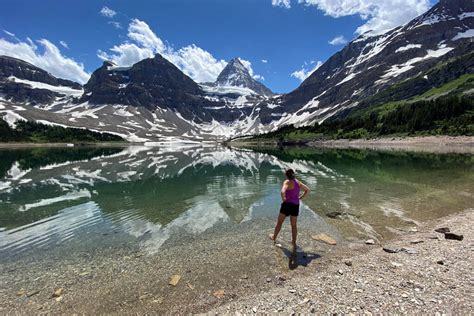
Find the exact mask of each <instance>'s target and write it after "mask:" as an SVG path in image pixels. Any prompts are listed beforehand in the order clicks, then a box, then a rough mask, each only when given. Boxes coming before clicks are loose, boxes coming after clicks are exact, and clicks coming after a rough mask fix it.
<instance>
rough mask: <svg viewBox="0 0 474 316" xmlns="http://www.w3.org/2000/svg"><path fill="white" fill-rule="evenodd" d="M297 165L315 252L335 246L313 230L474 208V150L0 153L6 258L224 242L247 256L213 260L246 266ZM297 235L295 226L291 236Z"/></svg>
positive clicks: (303, 225) (181, 248)
mask: <svg viewBox="0 0 474 316" xmlns="http://www.w3.org/2000/svg"><path fill="white" fill-rule="evenodd" d="M289 167H291V168H293V169H294V170H295V171H296V173H297V176H298V178H299V179H300V180H301V181H303V182H305V183H306V184H307V185H308V186H309V187H310V188H311V189H312V192H311V194H310V195H309V196H308V198H307V199H306V200H305V201H304V205H303V206H302V211H301V216H300V221H299V223H300V242H299V244H300V245H301V247H302V248H303V249H305V251H306V253H307V254H309V253H318V256H319V255H321V254H324V252H325V251H326V250H327V249H326V248H324V246H322V245H321V244H319V243H317V242H315V241H313V240H312V239H311V238H310V236H311V235H313V234H316V233H319V232H323V231H324V232H326V233H328V234H330V235H332V236H333V237H335V238H336V239H337V240H338V242H339V243H340V244H341V245H345V244H349V243H363V242H364V241H365V240H366V239H368V238H372V239H375V240H376V241H379V242H382V241H383V240H385V239H387V238H391V237H393V236H396V235H397V234H403V233H405V232H406V231H410V230H413V229H416V226H417V225H418V223H419V222H421V221H425V220H428V219H432V218H437V217H441V216H444V215H448V214H451V213H456V212H460V211H463V210H466V209H469V208H472V207H473V205H474V203H473V202H474V196H473V194H474V185H473V184H474V173H473V167H474V156H473V155H470V154H427V153H407V152H378V151H370V150H354V149H353V150H348V149H347V150H345V149H308V148H305V149H298V148H287V149H266V150H263V151H260V152H256V151H250V150H241V149H239V150H236V149H228V148H224V147H216V146H211V147H206V146H185V147H179V148H177V147H159V148H157V147H128V148H97V147H93V148H77V147H75V148H34V149H15V150H0V263H1V262H9V263H12V262H15V261H19V260H26V261H28V260H31V261H33V260H39V259H41V258H45V257H56V258H66V257H68V256H74V255H76V254H78V253H88V254H91V256H100V255H110V256H113V254H114V252H117V251H123V249H128V250H130V251H135V252H140V253H142V254H144V255H145V256H146V255H147V256H154V257H160V255H161V254H163V255H164V253H171V254H172V255H170V256H172V257H168V259H170V258H171V260H175V259H176V258H184V257H186V255H189V253H197V252H199V255H200V256H203V257H204V256H205V255H203V253H204V254H205V251H206V250H205V249H206V248H207V249H208V248H212V247H213V248H216V247H217V248H219V247H220V248H222V249H234V251H235V252H238V251H240V252H241V254H242V253H246V255H245V256H240V257H239V256H237V257H239V258H238V259H236V258H235V257H234V258H226V257H223V258H221V259H219V260H215V261H214V267H215V266H217V267H219V265H220V264H221V263H220V262H221V261H222V265H223V266H224V265H225V264H228V263H229V262H228V261H238V262H239V263H240V264H241V268H242V269H245V265H246V264H249V262H250V261H251V259H248V261H246V260H245V258H246V257H248V256H249V255H250V254H249V252H248V249H254V250H253V251H255V253H258V252H259V251H261V252H262V253H260V254H259V255H261V258H266V257H265V254H264V253H263V252H264V251H265V249H266V248H265V246H264V244H265V243H268V240H267V237H266V236H267V235H268V233H270V232H272V229H273V226H274V222H275V219H276V216H277V214H278V210H279V204H280V194H279V191H280V187H281V183H282V181H283V180H284V175H283V171H284V169H286V168H289ZM289 236H290V235H289V223H286V225H285V226H284V227H283V231H282V241H283V243H288V242H289V239H290V237H289ZM173 256H174V257H173ZM305 258H307V255H305ZM312 259H314V258H309V259H307V260H308V261H309V260H312ZM176 260H177V259H176ZM203 260H204V259H203ZM274 263H275V262H272V260H267V261H266V260H263V261H262V265H265V264H268V265H273V264H274Z"/></svg>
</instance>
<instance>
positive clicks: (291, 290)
mask: <svg viewBox="0 0 474 316" xmlns="http://www.w3.org/2000/svg"><path fill="white" fill-rule="evenodd" d="M288 292H290V293H296V290H294V289H289V290H288Z"/></svg>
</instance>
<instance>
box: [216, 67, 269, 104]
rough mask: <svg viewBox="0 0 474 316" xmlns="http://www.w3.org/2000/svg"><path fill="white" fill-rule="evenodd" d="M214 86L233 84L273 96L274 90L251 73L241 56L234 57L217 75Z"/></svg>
mask: <svg viewBox="0 0 474 316" xmlns="http://www.w3.org/2000/svg"><path fill="white" fill-rule="evenodd" d="M213 86H223V87H226V86H233V87H242V88H247V89H250V90H252V91H253V92H255V93H256V94H259V95H263V96H272V95H273V92H272V91H271V90H270V89H268V88H267V87H266V86H265V85H264V84H262V83H260V82H258V81H257V80H255V79H254V78H252V76H251V75H250V73H249V70H248V69H247V67H245V65H244V64H243V63H242V61H241V60H240V58H234V59H232V60H231V61H230V62H229V63H228V64H227V66H225V68H224V69H223V70H222V72H221V73H220V74H219V76H218V77H217V80H216V81H215V82H214V84H213Z"/></svg>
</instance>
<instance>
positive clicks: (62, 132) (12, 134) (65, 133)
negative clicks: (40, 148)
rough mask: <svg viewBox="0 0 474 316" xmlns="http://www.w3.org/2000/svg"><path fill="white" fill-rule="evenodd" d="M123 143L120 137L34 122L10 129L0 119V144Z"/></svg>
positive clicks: (24, 122) (20, 122)
mask: <svg viewBox="0 0 474 316" xmlns="http://www.w3.org/2000/svg"><path fill="white" fill-rule="evenodd" d="M120 141H121V142H123V141H125V140H124V139H123V138H122V137H120V136H116V135H112V134H108V133H99V132H93V131H89V130H86V129H79V128H65V127H61V126H50V125H44V124H39V123H35V122H27V121H18V122H17V123H16V128H11V127H10V126H9V125H8V124H7V122H5V121H4V120H3V119H0V142H27V143H78V142H82V143H95V142H120Z"/></svg>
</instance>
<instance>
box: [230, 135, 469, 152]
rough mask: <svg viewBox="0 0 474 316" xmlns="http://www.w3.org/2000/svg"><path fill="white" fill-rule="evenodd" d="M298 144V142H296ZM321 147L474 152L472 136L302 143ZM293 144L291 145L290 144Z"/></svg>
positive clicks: (238, 143)
mask: <svg viewBox="0 0 474 316" xmlns="http://www.w3.org/2000/svg"><path fill="white" fill-rule="evenodd" d="M229 144H230V145H231V146H235V147H259V146H277V145H278V144H277V142H276V141H272V140H268V141H238V140H236V141H232V142H230V143H229ZM295 145H297V144H295ZM301 145H304V146H308V147H319V148H321V147H322V148H359V149H362V148H369V149H375V150H377V149H382V150H410V151H423V152H434V153H451V152H452V153H474V137H472V136H456V137H453V136H426V137H381V138H373V139H354V140H350V139H338V140H321V141H310V142H306V143H304V144H301ZM290 146H291V145H290Z"/></svg>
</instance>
